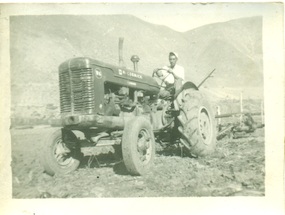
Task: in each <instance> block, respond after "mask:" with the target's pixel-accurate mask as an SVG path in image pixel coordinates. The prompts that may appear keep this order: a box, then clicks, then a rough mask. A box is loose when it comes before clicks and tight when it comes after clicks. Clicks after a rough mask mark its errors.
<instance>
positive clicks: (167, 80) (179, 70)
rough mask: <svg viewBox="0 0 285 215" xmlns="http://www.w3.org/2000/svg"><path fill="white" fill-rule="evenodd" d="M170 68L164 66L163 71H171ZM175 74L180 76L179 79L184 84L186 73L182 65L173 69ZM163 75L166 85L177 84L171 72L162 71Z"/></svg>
mask: <svg viewBox="0 0 285 215" xmlns="http://www.w3.org/2000/svg"><path fill="white" fill-rule="evenodd" d="M170 68H171V67H170V66H164V67H163V69H166V70H168V69H170ZM172 71H173V73H174V74H175V75H176V76H178V77H179V78H181V79H182V82H184V79H185V72H184V68H183V67H182V66H180V65H177V64H176V65H175V66H174V68H173V69H172ZM162 74H163V78H164V82H165V83H166V84H174V82H175V78H174V77H173V75H172V74H170V73H169V72H167V71H165V70H162Z"/></svg>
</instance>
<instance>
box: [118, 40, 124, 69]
mask: <svg viewBox="0 0 285 215" xmlns="http://www.w3.org/2000/svg"><path fill="white" fill-rule="evenodd" d="M123 44H124V38H123V37H120V38H119V66H121V67H124V66H125V64H124V59H123Z"/></svg>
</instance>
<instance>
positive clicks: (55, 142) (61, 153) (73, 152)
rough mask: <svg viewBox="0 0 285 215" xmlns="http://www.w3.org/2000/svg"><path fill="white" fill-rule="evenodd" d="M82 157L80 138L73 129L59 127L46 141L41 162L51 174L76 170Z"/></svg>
mask: <svg viewBox="0 0 285 215" xmlns="http://www.w3.org/2000/svg"><path fill="white" fill-rule="evenodd" d="M81 157H82V154H81V151H80V147H79V144H78V139H77V137H76V136H75V134H74V133H73V132H72V131H69V130H65V131H64V141H63V139H62V130H61V129H57V130H55V131H52V132H51V133H49V134H48V135H47V137H46V139H45V141H44V145H43V148H42V153H41V157H40V160H41V163H42V165H43V167H44V170H45V172H46V173H48V174H49V175H54V174H60V175H62V174H67V173H70V172H73V171H74V170H76V169H77V168H78V166H79V164H80V159H81Z"/></svg>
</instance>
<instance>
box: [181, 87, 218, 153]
mask: <svg viewBox="0 0 285 215" xmlns="http://www.w3.org/2000/svg"><path fill="white" fill-rule="evenodd" d="M178 120H179V121H180V124H181V125H180V126H179V127H178V130H179V132H180V135H181V139H180V140H181V142H182V143H183V144H184V145H185V146H186V148H187V149H188V150H189V151H190V153H191V155H194V156H205V155H207V154H210V153H212V152H213V151H214V150H215V146H216V128H215V121H214V120H215V118H214V114H213V111H212V108H211V106H210V104H209V102H208V101H207V99H206V97H205V96H204V95H203V94H202V93H201V92H200V91H198V90H194V89H185V90H184V91H183V92H182V102H181V104H180V115H179V116H178Z"/></svg>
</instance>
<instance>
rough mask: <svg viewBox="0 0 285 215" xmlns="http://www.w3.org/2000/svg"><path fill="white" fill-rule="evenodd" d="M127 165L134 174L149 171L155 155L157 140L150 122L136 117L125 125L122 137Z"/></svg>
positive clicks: (124, 158)
mask: <svg viewBox="0 0 285 215" xmlns="http://www.w3.org/2000/svg"><path fill="white" fill-rule="evenodd" d="M122 153H123V160H124V163H125V166H126V168H127V170H128V171H129V173H130V174H132V175H143V174H145V173H147V171H148V170H149V168H150V167H151V166H152V164H153V160H154V156H155V140H154V134H153V131H152V126H151V124H150V122H149V121H148V120H147V119H145V118H144V117H136V118H134V119H133V120H131V121H129V122H128V123H127V125H126V126H125V129H124V133H123V138H122Z"/></svg>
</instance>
